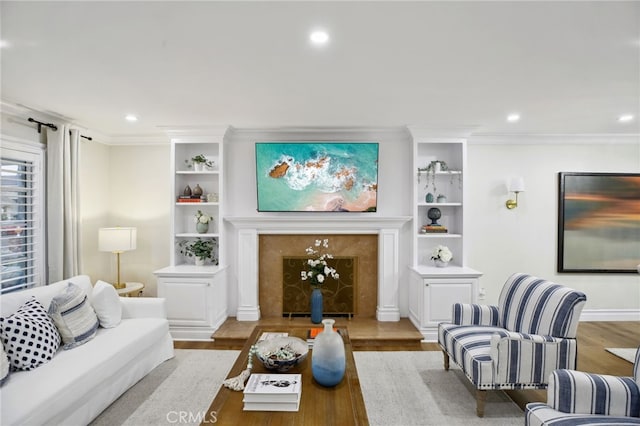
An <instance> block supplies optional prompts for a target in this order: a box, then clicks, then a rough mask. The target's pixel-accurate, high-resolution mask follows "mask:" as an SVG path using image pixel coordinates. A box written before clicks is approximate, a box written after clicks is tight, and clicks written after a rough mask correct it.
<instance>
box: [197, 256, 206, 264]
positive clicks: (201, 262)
mask: <svg viewBox="0 0 640 426" xmlns="http://www.w3.org/2000/svg"><path fill="white" fill-rule="evenodd" d="M196 266H204V257H196Z"/></svg>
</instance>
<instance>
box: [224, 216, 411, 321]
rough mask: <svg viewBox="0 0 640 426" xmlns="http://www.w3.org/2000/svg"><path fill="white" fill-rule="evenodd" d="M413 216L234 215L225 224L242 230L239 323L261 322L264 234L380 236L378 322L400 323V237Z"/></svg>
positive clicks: (240, 235) (239, 236) (239, 268)
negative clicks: (261, 239) (260, 269)
mask: <svg viewBox="0 0 640 426" xmlns="http://www.w3.org/2000/svg"><path fill="white" fill-rule="evenodd" d="M409 220H411V217H409V216H394V217H391V216H388V217H381V216H371V215H368V214H363V215H360V214H353V215H351V214H348V215H347V214H345V215H340V216H328V215H326V214H325V215H314V214H312V213H310V214H308V215H307V214H306V213H305V214H300V215H278V216H259V217H255V216H243V217H238V216H235V217H234V216H231V217H226V218H225V221H227V222H229V223H231V224H232V225H233V226H234V227H235V228H236V229H237V231H238V244H237V254H238V255H237V256H236V259H242V265H238V264H236V271H237V277H238V310H237V313H236V318H237V319H238V321H257V320H259V319H260V306H259V303H258V301H259V297H258V291H259V287H260V286H259V283H258V259H259V253H258V250H259V249H258V247H259V245H258V235H260V234H377V235H378V306H377V309H376V317H377V319H378V321H399V320H400V309H399V306H398V276H399V275H398V257H399V246H398V235H399V231H400V229H401V228H402V227H403V226H404V224H405V223H407V222H408V221H409Z"/></svg>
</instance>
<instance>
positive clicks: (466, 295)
mask: <svg viewBox="0 0 640 426" xmlns="http://www.w3.org/2000/svg"><path fill="white" fill-rule="evenodd" d="M423 285H424V305H423V306H424V312H423V316H422V320H423V324H422V325H423V326H425V327H429V326H431V327H435V326H437V325H438V323H440V322H444V321H451V307H452V306H453V304H454V303H474V302H475V300H476V297H475V294H476V286H477V280H476V279H440V280H435V279H425V280H424V281H423Z"/></svg>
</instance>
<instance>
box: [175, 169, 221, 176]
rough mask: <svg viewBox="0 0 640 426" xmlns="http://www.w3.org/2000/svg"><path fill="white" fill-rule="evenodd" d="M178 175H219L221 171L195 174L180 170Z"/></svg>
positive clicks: (206, 171) (190, 171) (191, 171)
mask: <svg viewBox="0 0 640 426" xmlns="http://www.w3.org/2000/svg"><path fill="white" fill-rule="evenodd" d="M176 174H177V175H218V174H220V170H205V171H203V172H195V171H193V170H178V171H177V172H176Z"/></svg>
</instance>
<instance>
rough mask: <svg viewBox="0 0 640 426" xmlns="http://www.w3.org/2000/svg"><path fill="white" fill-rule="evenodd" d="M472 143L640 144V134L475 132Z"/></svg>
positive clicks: (471, 138) (471, 139)
mask: <svg viewBox="0 0 640 426" xmlns="http://www.w3.org/2000/svg"><path fill="white" fill-rule="evenodd" d="M468 143H469V144H470V145H559V144H561V145H601V144H606V143H615V144H640V134H635V133H591V134H542V133H540V134H535V133H527V134H524V133H514V134H506V133H504V134H498V133H496V134H487V133H485V134H475V135H471V137H469V139H468Z"/></svg>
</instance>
